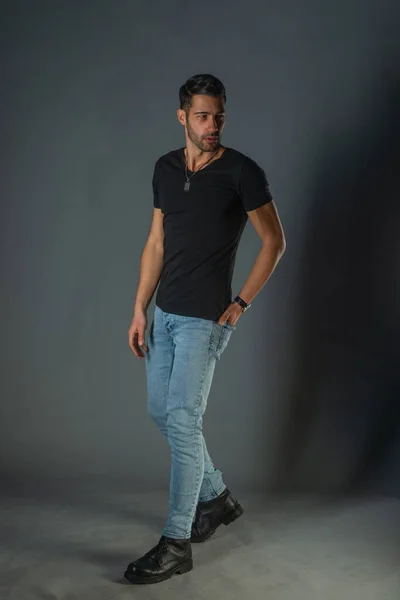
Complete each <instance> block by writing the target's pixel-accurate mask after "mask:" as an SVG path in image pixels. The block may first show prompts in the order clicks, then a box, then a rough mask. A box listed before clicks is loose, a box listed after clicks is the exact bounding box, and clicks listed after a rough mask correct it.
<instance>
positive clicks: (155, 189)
mask: <svg viewBox="0 0 400 600" xmlns="http://www.w3.org/2000/svg"><path fill="white" fill-rule="evenodd" d="M158 177H159V169H158V161H157V162H156V164H155V167H154V173H153V182H152V183H153V205H154V208H160V199H159V196H158Z"/></svg>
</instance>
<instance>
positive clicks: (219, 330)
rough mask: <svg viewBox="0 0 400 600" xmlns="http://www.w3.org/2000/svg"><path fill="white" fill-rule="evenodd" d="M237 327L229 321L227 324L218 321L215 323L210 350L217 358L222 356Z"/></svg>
mask: <svg viewBox="0 0 400 600" xmlns="http://www.w3.org/2000/svg"><path fill="white" fill-rule="evenodd" d="M235 329H236V327H234V326H233V325H230V324H229V323H227V324H225V325H220V324H219V323H216V324H215V325H214V330H213V333H212V335H211V344H210V352H211V354H212V355H213V356H214V357H215V358H216V359H217V360H219V359H220V358H221V354H222V353H223V351H224V350H225V348H226V347H227V345H228V342H229V340H230V337H231V335H232V332H233V331H235Z"/></svg>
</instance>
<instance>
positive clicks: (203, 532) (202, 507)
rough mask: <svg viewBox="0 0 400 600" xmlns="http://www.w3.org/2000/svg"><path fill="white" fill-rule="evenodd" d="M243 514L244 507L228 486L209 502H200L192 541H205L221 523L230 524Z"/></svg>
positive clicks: (194, 522) (193, 527) (193, 526)
mask: <svg viewBox="0 0 400 600" xmlns="http://www.w3.org/2000/svg"><path fill="white" fill-rule="evenodd" d="M242 514H243V508H242V507H241V506H240V504H239V502H238V501H237V500H236V498H234V497H233V496H232V494H231V492H230V491H229V490H228V488H226V489H225V490H224V491H223V492H222V493H221V494H220V495H219V496H217V497H216V498H213V499H212V500H209V501H208V502H199V503H198V505H197V509H196V516H195V519H194V521H193V525H192V535H191V538H190V541H191V542H195V543H196V542H205V541H206V540H208V539H209V538H210V537H211V536H212V535H213V534H214V533H215V530H216V529H217V527H219V526H220V525H222V524H224V525H229V523H232V521H234V520H235V519H237V518H238V517H240V515H242Z"/></svg>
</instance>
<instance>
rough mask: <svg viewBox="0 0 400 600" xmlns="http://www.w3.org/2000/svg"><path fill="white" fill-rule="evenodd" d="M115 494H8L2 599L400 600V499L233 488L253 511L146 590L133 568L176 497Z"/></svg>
mask: <svg viewBox="0 0 400 600" xmlns="http://www.w3.org/2000/svg"><path fill="white" fill-rule="evenodd" d="M107 488H108V489H103V490H101V488H100V487H99V486H98V485H97V486H93V487H91V485H90V484H87V485H85V486H83V487H82V485H79V486H78V487H77V488H76V489H74V486H73V485H71V486H70V487H69V488H68V491H66V490H64V491H63V492H61V491H60V490H58V491H57V489H56V487H54V488H53V489H46V488H45V487H44V488H43V487H41V488H40V489H36V490H35V491H33V492H31V493H21V492H18V493H16V492H10V491H9V490H8V491H7V493H3V496H2V498H1V503H0V509H1V512H0V515H1V516H0V551H1V564H0V597H1V599H2V600H3V599H4V600H128V599H131V598H152V599H158V598H160V599H161V598H162V599H163V600H169V599H171V600H172V599H174V600H176V599H177V598H185V599H193V600H205V599H206V598H207V599H212V600H214V599H215V600H217V599H218V600H225V599H226V600H236V599H237V600H251V599H252V600H253V599H254V600H303V599H304V600H384V599H385V600H399V598H400V500H398V499H395V498H385V497H365V496H363V497H361V496H357V497H351V498H346V499H343V498H341V499H340V498H332V497H316V496H313V497H310V496H303V495H296V496H262V495H256V494H246V493H240V495H239V494H238V493H237V492H236V491H235V490H232V491H233V493H234V494H236V496H237V498H238V500H239V501H240V503H241V504H242V505H243V508H244V511H245V512H244V514H243V516H242V517H241V518H240V519H238V520H237V521H235V522H234V523H232V524H231V525H229V526H228V527H225V526H223V525H222V526H221V527H220V528H219V529H218V530H217V532H216V534H215V535H214V536H213V537H212V538H211V540H209V541H208V542H206V543H204V544H193V545H192V548H193V560H194V568H193V570H192V571H191V572H189V573H186V574H184V575H175V576H174V577H173V578H171V579H169V580H167V581H164V582H162V583H158V584H153V585H142V586H138V585H131V584H129V583H128V582H126V581H125V580H124V578H123V572H124V569H125V567H126V565H127V564H128V563H129V562H130V561H132V560H135V559H136V558H139V557H140V556H141V555H142V554H144V553H145V552H147V551H148V550H149V549H150V548H151V547H152V546H154V545H155V544H156V543H157V542H158V539H159V537H160V535H161V530H162V527H163V525H164V522H165V519H166V515H167V511H168V494H167V492H164V491H162V492H151V493H135V492H127V491H123V492H122V491H121V490H119V491H110V488H109V486H107ZM77 489H79V493H78V492H77V491H76V490H77Z"/></svg>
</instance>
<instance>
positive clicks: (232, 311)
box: [218, 302, 243, 325]
mask: <svg viewBox="0 0 400 600" xmlns="http://www.w3.org/2000/svg"><path fill="white" fill-rule="evenodd" d="M242 314H243V311H242V308H241V306H240V305H239V304H238V303H237V302H232V303H231V304H230V305H229V306H228V308H227V309H226V311H225V312H224V313H223V314H222V315H221V316H220V318H219V320H218V323H219V324H220V325H225V323H229V325H236V323H237V322H238V321H239V319H240V317H241V316H242Z"/></svg>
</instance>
